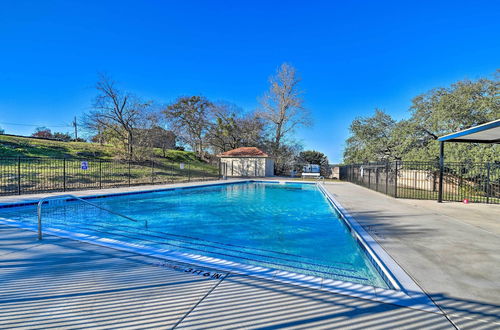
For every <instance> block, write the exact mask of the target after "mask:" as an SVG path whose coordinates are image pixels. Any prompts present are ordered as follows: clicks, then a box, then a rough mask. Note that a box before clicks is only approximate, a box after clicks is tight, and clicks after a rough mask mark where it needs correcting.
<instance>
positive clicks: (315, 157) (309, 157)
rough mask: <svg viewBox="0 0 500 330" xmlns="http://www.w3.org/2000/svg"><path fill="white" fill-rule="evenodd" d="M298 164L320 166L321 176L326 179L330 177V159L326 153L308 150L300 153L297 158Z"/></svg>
mask: <svg viewBox="0 0 500 330" xmlns="http://www.w3.org/2000/svg"><path fill="white" fill-rule="evenodd" d="M297 163H298V164H299V165H301V166H302V165H306V164H316V165H319V166H320V172H321V175H322V176H324V177H328V176H330V172H331V171H330V165H329V164H328V158H327V157H326V156H325V154H324V153H322V152H319V151H316V150H306V151H302V152H300V153H299V156H298V157H297Z"/></svg>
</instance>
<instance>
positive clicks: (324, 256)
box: [0, 182, 391, 288]
mask: <svg viewBox="0 0 500 330" xmlns="http://www.w3.org/2000/svg"><path fill="white" fill-rule="evenodd" d="M91 201H92V203H95V204H98V205H100V206H102V207H104V208H106V209H109V210H113V211H115V212H119V213H121V214H124V215H126V216H128V217H131V218H133V219H135V220H137V222H132V221H130V220H128V219H125V218H123V217H120V216H117V215H114V214H111V213H109V212H107V211H104V210H100V209H97V208H95V207H93V206H90V205H86V204H85V203H81V202H78V201H67V202H66V201H63V202H58V203H50V204H47V205H44V206H43V208H42V210H43V214H42V215H43V223H44V226H45V227H50V228H62V229H66V230H71V231H72V232H78V233H83V234H90V235H98V236H101V237H107V238H112V239H115V240H118V241H125V242H132V243H137V244H140V245H142V246H150V247H155V248H167V249H169V250H172V251H178V252H185V253H190V254H196V255H201V256H208V257H214V258H218V259H223V260H229V261H235V262H239V263H243V264H250V265H258V266H263V267H268V268H271V269H279V270H286V271H290V272H295V273H299V274H306V275H313V276H318V277H322V278H328V279H337V280H341V281H347V282H354V283H360V284H364V285H371V286H375V287H380V288H391V286H390V284H388V283H387V281H386V280H384V277H383V276H382V275H381V274H380V272H379V271H378V270H377V267H376V266H375V265H374V264H373V263H372V262H371V261H370V258H369V257H368V255H367V253H366V251H365V250H364V249H363V247H362V246H361V245H360V244H359V243H358V241H357V240H356V238H355V237H354V236H353V235H352V234H351V231H350V230H349V228H348V227H347V226H346V224H345V223H344V221H343V220H342V219H341V217H340V216H339V214H338V213H337V211H336V210H335V209H334V208H333V206H332V205H331V204H330V202H329V201H328V199H327V198H326V196H325V195H324V194H323V193H322V192H321V191H320V189H318V187H317V186H316V185H314V184H302V183H287V184H279V183H276V182H273V183H271V182H245V183H233V184H221V185H211V186H204V187H191V188H186V189H170V190H163V191H155V192H146V193H140V194H126V195H116V196H108V197H106V198H95V199H92V200H91ZM0 217H3V218H7V219H12V220H16V221H19V222H24V223H31V224H34V223H36V220H37V218H36V206H35V205H29V206H20V207H12V208H3V209H0ZM145 221H147V223H148V227H147V228H145V227H144V223H145Z"/></svg>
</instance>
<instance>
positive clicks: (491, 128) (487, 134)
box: [438, 119, 500, 143]
mask: <svg viewBox="0 0 500 330" xmlns="http://www.w3.org/2000/svg"><path fill="white" fill-rule="evenodd" d="M438 140H439V141H441V142H471V143H500V119H497V120H493V121H490V122H488V123H484V124H482V125H477V126H474V127H471V128H468V129H464V130H462V131H458V132H455V133H451V134H448V135H445V136H441V137H440V138H438Z"/></svg>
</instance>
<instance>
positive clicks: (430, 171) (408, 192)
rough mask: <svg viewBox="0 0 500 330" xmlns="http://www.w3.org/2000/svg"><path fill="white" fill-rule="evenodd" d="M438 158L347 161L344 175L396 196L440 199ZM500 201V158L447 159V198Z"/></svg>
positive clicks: (354, 181) (343, 177)
mask: <svg viewBox="0 0 500 330" xmlns="http://www.w3.org/2000/svg"><path fill="white" fill-rule="evenodd" d="M439 170H440V168H439V163H438V162H404V161H395V162H383V163H366V164H354V165H345V166H341V167H340V179H341V180H345V181H349V182H352V183H355V184H358V185H361V186H364V187H367V188H369V189H373V190H376V191H378V192H381V193H384V194H387V195H390V196H393V197H396V198H412V199H436V200H437V199H438V192H439ZM465 199H467V200H469V201H471V202H476V203H490V204H500V162H494V163H445V164H444V168H443V200H444V201H463V200H465Z"/></svg>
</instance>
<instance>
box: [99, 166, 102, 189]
mask: <svg viewBox="0 0 500 330" xmlns="http://www.w3.org/2000/svg"><path fill="white" fill-rule="evenodd" d="M99 189H102V159H99Z"/></svg>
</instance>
